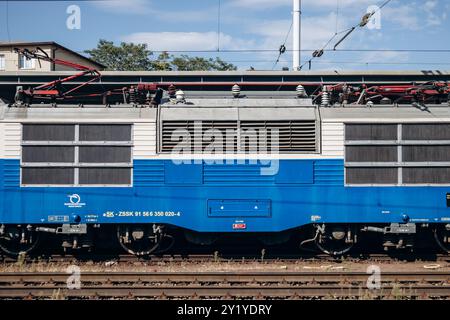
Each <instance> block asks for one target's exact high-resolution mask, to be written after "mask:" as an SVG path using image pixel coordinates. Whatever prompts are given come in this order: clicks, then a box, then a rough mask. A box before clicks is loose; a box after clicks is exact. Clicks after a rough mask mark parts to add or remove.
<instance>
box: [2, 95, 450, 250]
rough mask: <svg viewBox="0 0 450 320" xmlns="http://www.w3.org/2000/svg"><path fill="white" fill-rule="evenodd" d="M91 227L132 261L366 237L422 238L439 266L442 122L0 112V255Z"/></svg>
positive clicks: (449, 128)
mask: <svg viewBox="0 0 450 320" xmlns="http://www.w3.org/2000/svg"><path fill="white" fill-rule="evenodd" d="M230 136H231V138H230ZM274 150H275V151H274ZM105 226H109V228H108V229H107V230H112V229H114V232H115V233H116V235H117V240H118V242H119V243H120V245H121V246H122V247H123V248H124V249H126V250H127V251H128V252H130V253H133V254H136V255H148V254H150V253H152V252H154V251H155V250H157V249H158V248H159V247H160V244H161V243H162V242H163V241H164V239H165V238H166V237H170V236H171V234H172V232H173V230H175V229H179V230H181V231H183V232H185V234H186V236H187V238H188V239H190V240H191V241H195V242H198V243H211V242H212V241H213V240H214V239H215V238H216V237H217V236H219V235H221V234H224V233H227V234H228V233H249V234H252V235H255V236H256V237H258V238H259V239H261V240H262V241H265V242H266V243H273V242H277V241H281V240H286V239H288V237H289V236H290V235H295V234H299V233H302V232H303V233H305V234H306V233H307V236H306V237H305V239H306V240H305V241H304V243H302V245H304V246H308V245H314V244H315V245H316V246H317V248H319V249H320V250H322V251H323V252H327V253H330V254H343V253H345V252H347V251H348V250H350V248H351V247H352V246H353V245H354V244H355V243H356V242H357V241H358V240H359V239H360V238H361V237H364V235H365V234H369V233H378V234H379V235H380V236H381V238H382V241H383V242H382V243H383V245H384V246H385V247H386V248H387V247H395V248H413V247H414V245H415V244H414V240H415V239H417V236H418V235H420V234H421V233H429V234H430V236H432V237H434V238H435V239H436V241H437V243H438V245H439V246H440V247H441V248H442V249H444V250H446V251H447V252H448V250H449V249H450V237H449V235H450V108H449V107H448V105H444V104H439V105H427V108H424V109H421V108H416V107H414V106H412V105H410V104H408V105H406V104H405V105H392V104H389V105H382V104H380V105H370V106H366V105H343V106H341V105H340V106H335V107H330V106H319V105H315V104H313V103H312V100H311V99H309V98H303V97H298V96H297V93H296V92H286V91H285V92H283V94H280V93H276V94H274V95H272V96H271V93H270V92H266V93H264V94H261V93H258V94H255V95H252V94H251V93H248V94H247V95H241V96H239V97H237V96H233V95H232V94H231V92H222V93H217V94H215V95H213V94H212V93H210V94H204V95H203V94H201V93H197V94H195V93H193V92H192V93H190V92H189V91H186V92H185V93H184V96H183V95H182V93H180V94H179V95H178V97H177V98H174V99H169V98H168V97H164V98H163V100H162V102H161V103H160V104H159V105H158V106H151V107H150V106H147V107H140V106H135V105H126V104H122V105H116V106H111V107H104V106H94V105H91V106H90V105H85V106H83V107H81V106H75V105H61V106H58V107H57V108H55V107H54V106H50V105H44V104H38V105H34V106H30V107H17V106H11V105H7V104H3V105H1V106H0V248H1V249H2V250H3V251H4V252H6V253H7V254H11V255H17V254H19V252H28V251H31V250H32V249H34V248H35V247H36V246H37V245H38V243H39V238H40V236H41V235H42V234H45V233H52V234H55V235H57V236H60V239H64V241H62V240H61V242H62V243H63V245H64V246H66V247H70V248H80V247H84V246H89V245H92V239H94V237H93V235H95V234H98V233H101V232H102V230H105V229H104V228H105ZM279 235H283V236H279ZM285 235H288V236H285Z"/></svg>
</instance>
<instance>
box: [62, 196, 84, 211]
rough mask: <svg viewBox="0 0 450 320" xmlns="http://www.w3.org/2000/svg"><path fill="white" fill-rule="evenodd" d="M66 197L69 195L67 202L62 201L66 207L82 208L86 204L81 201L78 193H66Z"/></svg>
mask: <svg viewBox="0 0 450 320" xmlns="http://www.w3.org/2000/svg"><path fill="white" fill-rule="evenodd" d="M67 197H69V202H66V203H64V205H65V206H66V207H69V208H82V207H84V206H85V205H86V203H84V202H81V197H80V195H78V194H76V193H74V194H69V195H67Z"/></svg>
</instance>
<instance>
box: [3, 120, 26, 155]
mask: <svg viewBox="0 0 450 320" xmlns="http://www.w3.org/2000/svg"><path fill="white" fill-rule="evenodd" d="M21 131H22V129H21V125H20V123H3V158H5V159H19V158H20V140H21V136H22V132H21Z"/></svg>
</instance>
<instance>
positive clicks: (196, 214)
mask: <svg viewBox="0 0 450 320" xmlns="http://www.w3.org/2000/svg"><path fill="white" fill-rule="evenodd" d="M278 165H279V171H278V173H277V174H275V175H262V174H261V168H267V167H269V166H270V164H264V165H261V164H260V163H249V162H246V163H236V162H235V163H232V164H230V163H228V164H227V163H222V164H206V163H203V164H195V165H188V164H184V165H180V166H175V165H174V164H173V163H171V161H170V160H135V161H134V168H133V187H129V188H128V187H125V188H124V187H117V188H114V187H108V188H99V187H88V188H86V187H85V188H65V187H63V188H60V187H58V188H40V187H39V188H38V187H33V188H29V187H26V188H21V187H20V162H19V160H5V159H4V160H0V174H1V179H0V180H1V181H0V223H46V224H48V223H58V224H60V223H63V222H66V223H67V222H71V221H73V220H74V219H75V217H76V216H80V217H81V219H82V222H83V223H151V222H158V223H169V224H173V225H177V226H180V227H184V228H188V229H192V230H197V231H205V232H206V231H208V232H230V231H234V230H233V229H232V226H233V224H234V223H245V224H246V229H245V230H239V232H242V231H252V232H259V231H261V232H262V231H264V232H270V231H281V230H286V229H290V228H294V227H298V226H301V225H304V224H309V223H311V222H354V223H358V222H360V223H364V222H372V223H377V222H379V223H389V222H402V221H403V217H404V216H405V215H406V216H409V217H410V219H411V221H412V222H443V221H445V222H448V221H449V220H450V208H447V206H446V193H447V192H450V186H449V187H345V186H344V163H343V160H342V159H334V160H325V159H323V160H281V161H280V163H279V164H278ZM74 194H77V195H79V199H78V198H77V197H70V196H73V195H74ZM221 203H222V204H225V205H224V206H223V207H224V209H223V210H222V209H220V208H221ZM255 206H256V207H257V208H256V209H255ZM221 212H225V213H224V214H221Z"/></svg>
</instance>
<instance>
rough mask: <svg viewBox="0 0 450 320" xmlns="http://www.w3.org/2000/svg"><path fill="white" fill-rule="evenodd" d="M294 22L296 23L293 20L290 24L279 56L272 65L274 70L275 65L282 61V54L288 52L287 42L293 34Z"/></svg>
mask: <svg viewBox="0 0 450 320" xmlns="http://www.w3.org/2000/svg"><path fill="white" fill-rule="evenodd" d="M293 24H294V22H293V21H291V25H290V27H289V30H288V33H287V34H286V37H285V39H284V41H283V44H282V45H281V46H280V48H279V49H278V57H277V59H276V60H275V63H274V64H273V66H272V70H273V69H275V67H276V65H277V64H278V62H280V58H281V55H282V54H283V53H285V52H286V42H287V40H288V38H289V35H290V34H291V31H292V26H293Z"/></svg>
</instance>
